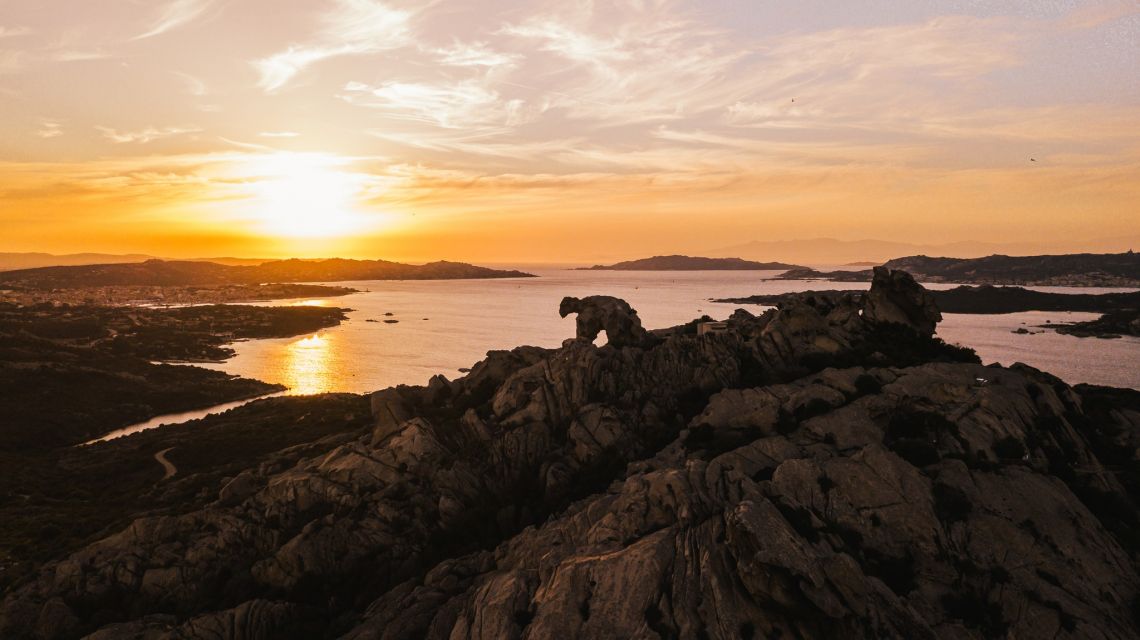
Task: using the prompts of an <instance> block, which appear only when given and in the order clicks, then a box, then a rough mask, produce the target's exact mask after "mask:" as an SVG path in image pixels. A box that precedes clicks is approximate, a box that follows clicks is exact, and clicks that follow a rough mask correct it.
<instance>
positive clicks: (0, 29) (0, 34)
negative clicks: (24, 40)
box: [0, 25, 32, 38]
mask: <svg viewBox="0 0 1140 640" xmlns="http://www.w3.org/2000/svg"><path fill="white" fill-rule="evenodd" d="M31 32H32V30H31V29H30V28H29V27H5V26H4V25H0V38H15V37H18V36H26V35H28V34H30V33H31Z"/></svg>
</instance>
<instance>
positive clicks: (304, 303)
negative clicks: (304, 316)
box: [289, 300, 329, 307]
mask: <svg viewBox="0 0 1140 640" xmlns="http://www.w3.org/2000/svg"><path fill="white" fill-rule="evenodd" d="M289 306H291V307H327V306H329V301H328V300H300V301H297V302H294V303H291V304H290V305H289Z"/></svg>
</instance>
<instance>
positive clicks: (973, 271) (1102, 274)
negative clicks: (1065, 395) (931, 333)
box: [775, 251, 1140, 287]
mask: <svg viewBox="0 0 1140 640" xmlns="http://www.w3.org/2000/svg"><path fill="white" fill-rule="evenodd" d="M883 266H885V267H887V268H888V269H901V270H903V271H906V272H908V273H910V274H912V275H913V276H914V277H915V278H916V279H917V280H919V281H921V282H956V283H962V284H1012V285H1025V286H1061V287H1140V254H1137V253H1135V252H1132V251H1128V252H1125V253H1107V254H1098V253H1075V254H1064V255H1047V256H1002V255H993V256H986V257H984V258H931V257H929V256H908V257H905V258H895V259H893V260H888V261H887V262H886V263H884V265H883ZM872 276H873V273H872V271H871V270H870V269H866V270H859V271H842V270H841V271H817V270H815V269H810V268H803V267H800V268H796V269H791V270H788V271H787V272H785V273H783V274H780V275H779V276H777V277H776V278H775V279H777V280H831V281H835V282H870V281H871V278H872Z"/></svg>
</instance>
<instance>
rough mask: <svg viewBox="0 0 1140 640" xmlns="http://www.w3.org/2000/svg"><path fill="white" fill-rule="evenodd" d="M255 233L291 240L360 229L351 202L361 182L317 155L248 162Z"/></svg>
mask: <svg viewBox="0 0 1140 640" xmlns="http://www.w3.org/2000/svg"><path fill="white" fill-rule="evenodd" d="M249 164H250V166H251V169H252V172H251V173H253V174H254V176H253V177H252V178H251V179H252V180H253V189H252V191H253V193H252V196H253V206H254V211H253V213H254V216H255V219H256V220H257V221H258V222H259V226H260V227H261V228H260V229H259V231H260V232H262V233H265V234H268V235H273V236H285V237H293V238H298V237H299V238H321V237H330V236H340V235H346V234H349V233H353V232H355V231H359V230H360V229H362V228H363V227H364V226H365V214H364V213H362V212H361V211H360V210H359V209H358V207H357V199H358V197H359V195H360V194H361V192H362V191H363V189H364V187H365V181H366V178H365V177H363V176H360V175H358V174H354V173H351V172H349V171H346V170H344V169H343V167H344V165H345V161H344V160H342V159H339V158H335V157H332V156H328V155H323V154H301V153H281V154H274V155H270V156H265V157H261V158H257V159H255V160H252V161H251V162H250V163H249Z"/></svg>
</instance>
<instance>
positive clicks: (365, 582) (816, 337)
mask: <svg viewBox="0 0 1140 640" xmlns="http://www.w3.org/2000/svg"><path fill="white" fill-rule="evenodd" d="M924 294H925V292H924V291H922V289H921V287H918V285H915V284H914V283H913V280H911V279H909V278H908V277H904V276H902V275H899V274H896V273H890V272H884V273H883V274H882V276H881V277H879V274H878V273H877V274H876V279H875V282H874V284H873V288H872V292H871V294H870V295H868V296H866V297H865V298H864V299H862V300H858V301H857V300H854V299H851V298H840V299H816V298H812V297H805V298H802V299H796V300H793V301H790V302H788V303H786V304H784V305H783V306H782V307H781V308H780V309H778V310H773V311H769V312H767V313H765V314H763V315H761V316H758V317H753V316H751V315H750V314H747V313H739V314H734V315H733V317H732V318H731V319H730V320H729V331H728V332H726V333H723V334H710V335H705V336H697V335H696V331H695V326H694V325H692V324H690V325H684V326H682V327H677V328H674V329H672V330H667V331H656V332H653V333H652V334H649V333H646V332H644V330H641V327H640V323H639V322H637V323H632V321H631V318H632V319H633V320H636V315H635V314H631V313H626V312H625V311H624V309H628V305H625V307H622V306H621V305H617V306H613V305H610V306H607V307H605V308H608V309H611V310H612V311H613V313H612V314H611V315H609V316H605V314H603V316H602V319H599V316H594V318H595V320H597V322H600V323H602V325H605V322H607V321H606V320H604V317H609V318H610V320H609V321H611V322H612V321H613V319H614V318H625V319H624V320H618V322H619V325H618V326H621V327H625V328H624V329H619V330H617V331H613V332H611V331H610V329H609V327H608V326H603V327H602V328H604V329H605V330H606V331H607V334H608V336H609V338H610V344H609V345H607V346H604V347H600V348H599V347H596V346H594V345H593V344H591V343H590V342H589V341H588V340H592V339H593V337H596V335H597V331H596V330H594V327H595V326H597V323H596V322H595V321H594V320H590V321H589V323H590V325H589V326H588V327H587V328H586V331H585V333H581V330H580V334H579V337H580V338H583V339H580V340H573V341H569V342H568V343H567V344H566V346H564V347H563V348H560V349H555V350H546V349H538V348H533V347H520V348H518V349H514V350H512V351H497V352H491V353H489V354H488V357H487V359H486V360H484V361H482V362H480V363H479V364H477V365H475V366H474V367H473V369H472V371H471V373H470V374H469V375H467V376H465V377H463V378H460V379H458V380H455V381H447V380H446V379H443V378H439V379H435V380H433V381H432V383H431V384H430V385H428V386H426V387H397V388H393V389H387V390H384V391H381V392H378V393H377V394H375V395H374V396H373V405H372V406H373V414H374V417H375V427H374V429H373V431H372V433H370V434H365V435H363V436H361V437H360V438H358V439H356V440H353V441H350V442H346V443H345V444H342V445H340V446H338V447H336V448H334V449H332V450H331V451H330V452H328V453H327V454H324V455H320V456H317V457H312V458H306V459H303V460H301V461H300V462H298V463H297V464H295V465H293V466H291V467H288V468H278V467H276V466H272V465H269V466H264V465H263V466H262V467H259V468H255V469H250V470H248V471H247V472H245V473H243V474H241V475H239V476H238V477H237V478H234V479H233V480H231V481H229V482H228V483H227V484H226V485H225V486H220V487H218V489H219V499H218V501H217V502H216V503H215V504H213V505H212V506H210V507H208V508H206V509H202V510H197V511H192V512H190V513H185V514H180V515H171V516H162V517H152V518H144V519H140V520H138V521H136V522H135V523H134V524H132V525H131V526H130V527H128V528H127V529H125V530H123V531H121V532H118V533H115V534H113V535H111V536H109V537H107V538H105V539H103V540H100V541H98V542H96V543H94V544H92V545H90V546H89V547H87V548H85V549H83V550H81V551H79V552H78V553H75V554H73V555H72V556H70V557H68V558H66V559H63V560H61V561H58V562H55V563H53V564H51V565H49V566H47V567H45V568H44V570H43V571H42V573H41V574H40V576H39V578H38V579H37V580H35V581H34V582H32V583H30V584H27V585H24V586H23V587H22V588H20V589H18V590H17V591H15V592H14V593H12V594H10V595H9V596H8V597H7V598H6V599H5V600H4V603H3V608H2V609H0V636H3V637H5V638H7V637H13V638H45V639H46V638H52V639H54V638H71V637H80V636H82V635H84V634H88V633H95V635H94V636H92V637H95V638H100V639H101V640H102V639H106V638H120V637H130V638H156V639H157V638H248V639H251V640H253V639H262V638H266V639H268V638H289V637H297V638H302V637H304V638H309V637H348V638H357V639H365V638H488V639H489V638H565V637H579V638H773V637H783V638H791V637H800V638H833V637H866V638H880V637H893V638H982V637H1019V638H1029V637H1055V638H1067V637H1070V638H1131V637H1136V635H1137V633H1138V630H1137V627H1136V621H1135V619H1134V617H1133V613H1132V612H1133V606H1134V602H1136V601H1137V595H1138V593H1140V576H1138V574H1137V569H1136V562H1135V558H1136V552H1137V550H1138V548H1140V545H1138V544H1137V536H1136V532H1137V528H1136V526H1137V522H1136V513H1137V512H1136V508H1135V499H1136V495H1135V492H1136V491H1137V487H1140V482H1137V480H1138V479H1140V476H1137V475H1136V470H1137V454H1136V451H1137V445H1140V436H1138V434H1140V429H1138V427H1140V401H1138V400H1137V398H1136V396H1135V395H1129V393H1127V392H1123V391H1118V390H1109V389H1100V388H1080V389H1073V388H1070V387H1068V386H1067V385H1065V384H1064V383H1062V382H1060V381H1059V380H1056V379H1055V378H1052V377H1050V376H1048V375H1047V374H1043V373H1041V372H1038V371H1035V370H1032V369H1030V368H1027V367H1020V366H1015V367H1013V368H1009V369H1003V368H997V367H983V366H981V365H980V364H978V363H977V362H976V358H973V357H972V354H970V353H969V352H966V351H963V350H961V349H956V348H953V347H948V346H946V345H944V344H941V343H940V342H938V341H936V340H934V339H932V338H931V332H932V331H933V329H934V323H935V322H936V321H937V309H936V308H934V307H932V306H931V305H930V304H929V299H928V298H927V297H926V296H925V295H924ZM586 300H590V299H589V298H587V299H586ZM611 300H612V299H611ZM622 304H623V305H624V303H622ZM571 306H573V307H575V308H577V309H578V313H579V322H580V325H579V326H580V327H581V322H582V320H581V318H582V314H583V313H589V310H590V309H597V308H599V307H597V306H591V305H585V306H583V305H581V304H578V305H574V304H573V303H571ZM583 310H586V311H583ZM621 323H628V324H621ZM630 327H636V330H635V329H632V328H630ZM590 331H594V333H593V334H592V336H591V335H590V333H589V332H590ZM615 336H621V337H619V338H618V339H617V340H616V341H615Z"/></svg>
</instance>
